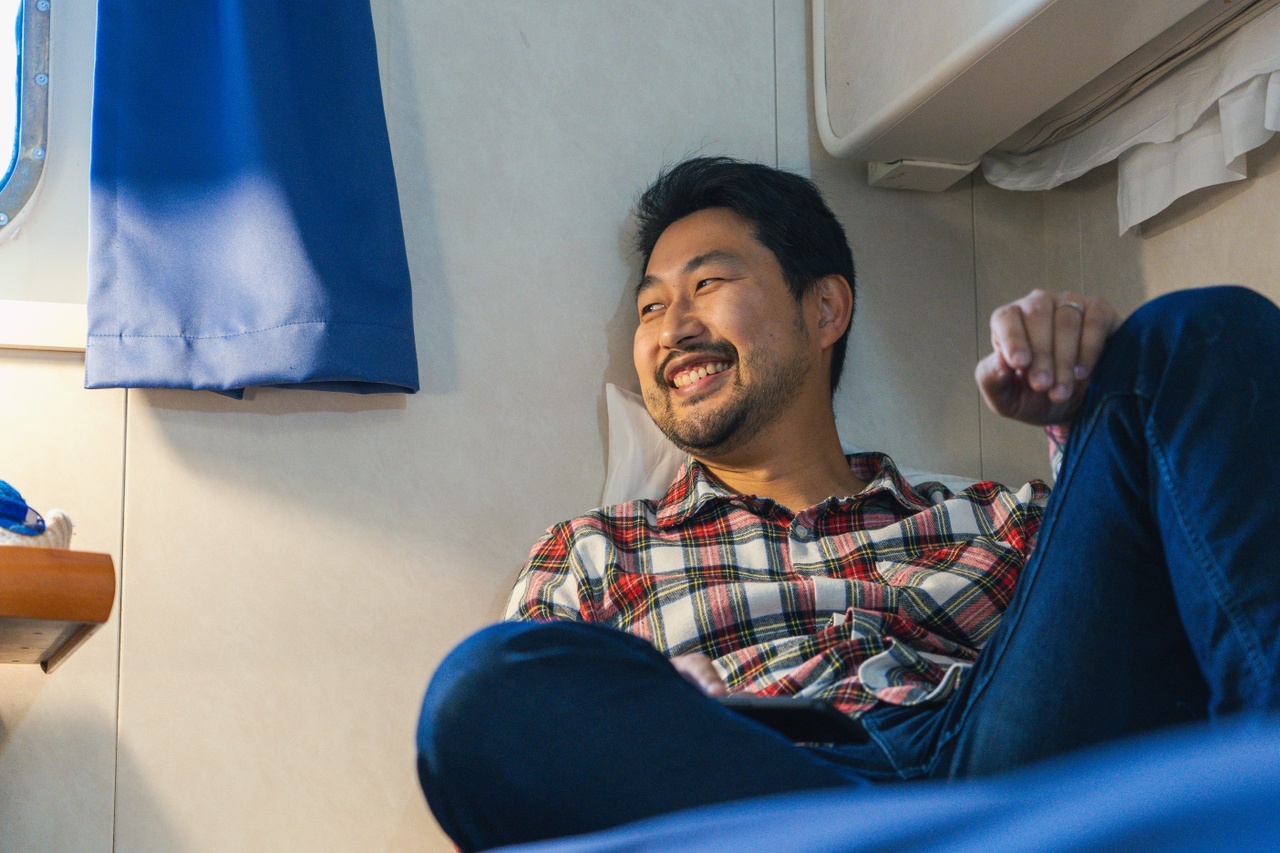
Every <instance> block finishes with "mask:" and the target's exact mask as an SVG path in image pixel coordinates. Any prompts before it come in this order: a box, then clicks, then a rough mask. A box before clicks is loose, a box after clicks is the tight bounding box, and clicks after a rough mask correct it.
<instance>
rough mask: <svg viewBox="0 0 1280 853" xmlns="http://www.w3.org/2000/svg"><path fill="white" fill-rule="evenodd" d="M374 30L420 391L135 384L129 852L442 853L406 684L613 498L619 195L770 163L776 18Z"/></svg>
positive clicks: (439, 15) (624, 16) (508, 15)
mask: <svg viewBox="0 0 1280 853" xmlns="http://www.w3.org/2000/svg"><path fill="white" fill-rule="evenodd" d="M374 12H375V21H376V22H377V26H378V27H379V46H380V49H381V51H382V53H383V62H384V63H385V64H384V69H385V79H384V91H385V92H386V104H387V111H388V121H389V125H390V131H391V139H392V145H393V149H394V150H393V153H394V157H395V162H396V169H397V175H398V182H399V185H400V192H401V205H402V210H403V213H404V217H405V229H406V237H407V241H408V246H409V256H410V266H411V269H412V271H413V280H414V298H415V313H416V321H417V324H418V343H419V347H420V354H421V355H420V360H421V369H422V374H423V391H422V392H421V393H420V394H418V395H416V396H412V397H408V398H401V397H385V398H358V397H346V396H340V395H331V394H322V393H313V392H312V393H309V392H282V391H271V390H262V391H256V392H251V393H250V395H249V398H248V399H246V400H245V401H243V402H236V401H231V400H226V399H222V398H219V397H216V396H213V395H207V394H195V393H188V392H145V393H137V392H135V393H133V394H132V395H131V400H130V403H131V405H130V408H131V411H130V423H129V443H128V448H129V449H128V452H129V456H128V468H127V489H126V496H127V497H126V499H127V506H128V516H127V523H126V534H125V554H126V558H127V561H128V572H127V574H126V583H125V600H126V602H127V604H126V607H127V608H128V610H127V612H126V614H125V619H124V635H123V639H122V660H123V667H122V673H121V707H120V747H121V754H122V759H121V769H120V782H119V796H118V808H117V828H116V832H117V850H119V851H122V853H123V851H152V850H193V851H204V850H218V851H224V850H254V851H257V850H309V851H310V850H335V851H349V850H362V851H365V850H367V851H381V850H401V849H441V850H444V849H448V847H447V845H446V844H445V842H444V839H443V837H442V836H440V835H439V834H438V831H437V830H436V829H435V828H434V825H433V822H432V820H431V818H430V816H429V814H428V812H427V809H426V807H425V804H424V802H423V800H422V796H421V793H420V791H419V790H418V786H417V781H416V777H415V775H414V766H413V746H412V744H413V731H414V725H415V722H416V715H417V710H418V704H419V701H420V699H421V693H422V689H423V687H424V686H425V684H426V681H427V679H428V676H429V674H430V672H431V671H432V670H433V669H434V667H435V665H436V663H437V662H438V661H439V659H440V657H441V656H442V655H443V654H445V652H446V651H447V650H448V649H449V648H450V647H452V646H453V645H454V644H455V643H456V642H457V641H458V640H460V639H461V638H462V637H463V636H464V635H466V634H467V633H469V632H470V631H471V630H473V629H474V628H476V627H479V626H480V625H482V624H484V623H486V622H489V621H491V620H493V619H495V618H496V617H497V616H498V615H499V613H500V610H501V606H502V603H503V601H504V599H505V596H506V593H507V590H508V589H509V586H510V583H511V580H512V578H513V577H514V573H515V571H516V569H517V568H518V566H519V564H520V563H521V562H522V561H523V559H524V557H525V556H526V554H527V552H528V549H529V546H530V545H531V544H532V542H533V540H534V539H535V538H536V537H537V536H538V535H539V534H540V533H541V531H542V530H543V529H544V528H545V527H546V526H547V525H548V524H550V523H552V522H554V521H556V520H559V519H561V518H564V517H567V516H570V515H573V514H576V513H578V512H581V511H583V510H585V509H588V508H590V507H591V506H593V505H594V504H595V503H596V501H597V500H598V496H599V490H600V486H601V483H602V480H603V461H604V452H605V451H604V445H603V439H604V436H603V432H602V427H603V418H602V412H603V409H602V401H601V396H602V385H603V383H604V381H606V380H613V381H621V382H623V383H624V384H629V385H630V384H634V379H633V378H632V375H631V374H632V368H631V366H630V365H631V359H630V335H631V332H632V328H633V322H634V321H633V319H632V318H633V315H634V306H633V305H632V300H631V298H630V296H629V294H628V288H629V286H630V284H631V282H633V281H634V280H635V278H636V276H637V274H638V270H637V268H636V266H635V262H634V259H633V258H632V257H631V255H630V246H629V243H630V226H629V224H628V212H629V210H630V207H631V205H632V203H633V200H634V196H635V194H636V193H637V192H638V190H639V189H640V188H642V187H643V185H644V184H645V183H646V182H647V181H648V180H650V179H651V178H652V176H653V175H654V174H655V173H656V171H657V170H658V169H659V167H660V166H661V165H662V164H664V163H667V162H674V161H676V160H678V159H681V158H683V157H684V156H686V155H688V154H691V153H695V152H699V151H705V152H708V153H728V154H732V155H737V156H742V157H747V158H752V159H758V160H764V161H765V162H773V161H774V158H775V156H776V145H777V140H776V134H775V124H774V112H775V107H776V103H775V84H774V67H773V61H772V57H773V56H774V9H773V4H772V3H771V2H768V0H762V1H761V2H752V3H743V2H740V0H724V2H713V3H708V2H680V3H661V4H660V3H652V4H650V3H646V4H583V3H578V2H560V3H554V2H526V3H511V2H503V3H474V2H465V3H464V2H456V3H445V2H433V3H429V4H420V3H416V2H408V0H404V2H386V3H380V4H378V5H375V7H374Z"/></svg>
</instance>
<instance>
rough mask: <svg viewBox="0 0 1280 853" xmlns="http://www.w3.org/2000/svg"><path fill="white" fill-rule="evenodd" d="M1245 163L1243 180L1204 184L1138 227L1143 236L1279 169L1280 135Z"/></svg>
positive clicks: (1164, 228)
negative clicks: (1210, 185) (1210, 184)
mask: <svg viewBox="0 0 1280 853" xmlns="http://www.w3.org/2000/svg"><path fill="white" fill-rule="evenodd" d="M1246 162H1247V164H1248V169H1247V172H1246V174H1247V177H1246V178H1245V179H1244V180H1242V181H1232V182H1231V183H1229V184H1218V185H1217V186H1214V187H1205V188H1204V189H1201V190H1197V191H1196V192H1193V193H1191V194H1190V195H1185V196H1183V197H1182V198H1180V199H1178V200H1177V201H1175V202H1174V203H1173V204H1171V205H1169V206H1168V207H1167V208H1165V209H1164V210H1162V211H1161V212H1160V213H1158V214H1156V215H1155V216H1153V217H1152V218H1150V219H1148V220H1147V221H1146V222H1144V223H1142V224H1141V225H1140V226H1138V229H1139V231H1140V232H1141V234H1142V236H1143V237H1159V236H1162V235H1163V234H1165V233H1166V232H1168V231H1171V230H1173V229H1175V228H1177V227H1178V226H1180V225H1182V224H1184V223H1186V222H1189V221H1190V220H1192V219H1196V218H1198V217H1200V216H1204V215H1205V214H1208V213H1211V212H1213V211H1215V210H1217V209H1218V208H1219V207H1222V206H1223V205H1225V204H1227V203H1229V202H1231V201H1233V200H1234V199H1235V198H1236V197H1237V196H1240V195H1243V194H1244V193H1246V192H1248V191H1249V189H1250V188H1251V187H1252V186H1253V184H1254V182H1255V181H1256V180H1257V179H1259V178H1265V177H1267V176H1269V175H1273V174H1276V173H1277V172H1280V134H1277V135H1275V136H1273V137H1271V139H1270V140H1269V141H1268V142H1267V143H1265V144H1264V145H1262V146H1260V147H1258V148H1255V149H1254V150H1253V151H1250V152H1249V154H1248V156H1247V159H1246ZM1206 283H1208V282H1206Z"/></svg>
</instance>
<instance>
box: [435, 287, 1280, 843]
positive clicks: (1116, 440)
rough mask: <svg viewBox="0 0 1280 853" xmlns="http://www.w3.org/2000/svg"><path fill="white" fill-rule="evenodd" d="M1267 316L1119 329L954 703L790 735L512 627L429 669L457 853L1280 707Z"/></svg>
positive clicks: (1144, 319) (575, 640)
mask: <svg viewBox="0 0 1280 853" xmlns="http://www.w3.org/2000/svg"><path fill="white" fill-rule="evenodd" d="M1278 423H1280V310H1278V309H1277V308H1276V307H1275V306H1274V305H1273V304H1272V303H1270V302H1269V301H1268V300H1266V299H1264V298H1262V297H1260V296H1258V295H1257V294H1254V293H1252V292H1250V291H1247V290H1244V289H1242V288H1235V287H1217V288H1208V289H1204V290H1197V291H1184V292H1180V293H1176V294H1172V295H1169V296H1166V297H1162V298H1160V299H1157V300H1154V301H1152V302H1151V303H1149V304H1147V305H1145V306H1143V307H1142V308H1141V309H1139V310H1138V311H1137V312H1136V313H1135V314H1134V315H1133V316H1132V317H1131V318H1130V319H1129V320H1128V321H1127V322H1126V323H1125V324H1124V325H1123V326H1122V327H1121V328H1120V330H1118V331H1117V332H1116V334H1115V335H1114V336H1113V337H1112V339H1111V340H1110V342H1109V343H1108V345H1107V349H1106V351H1105V353H1104V354H1103V357H1102V360H1101V361H1100V362H1099V364H1098V366H1097V368H1096V370H1095V373H1094V378H1093V380H1092V381H1091V384H1090V388H1089V392H1088V394H1087V395H1086V399H1085V401H1084V404H1083V406H1082V408H1081V411H1080V413H1079V414H1078V416H1077V419H1076V422H1075V424H1074V425H1073V429H1072V434H1071V439H1070V441H1069V442H1068V446H1067V449H1066V456H1065V461H1064V464H1063V469H1062V471H1061V473H1060V475H1059V478H1058V483H1057V486H1056V488H1055V489H1054V493H1053V496H1052V497H1051V498H1050V501H1049V505H1048V507H1047V508H1046V511H1045V516H1044V520H1043V523H1042V526H1041V529H1040V533H1039V538H1038V540H1037V544H1036V549H1035V553H1034V554H1033V556H1032V558H1031V559H1030V560H1029V561H1028V563H1027V565H1026V566H1025V567H1024V569H1023V572H1022V576H1021V578H1020V579H1019V582H1018V588H1017V591H1016V593H1015V596H1014V599H1013V601H1012V602H1011V603H1010V605H1009V608H1008V610H1007V612H1006V614H1005V616H1004V618H1003V620H1002V621H1001V624H1000V626H999V628H998V629H997V631H996V632H995V634H993V636H992V637H991V639H990V640H989V641H988V643H987V645H986V647H985V648H984V649H983V651H982V653H981V654H980V655H979V657H978V661H977V663H976V664H975V665H974V667H973V669H972V670H971V671H970V673H969V674H968V675H967V676H966V678H965V679H964V681H963V682H962V683H961V685H960V687H959V688H958V689H957V691H956V692H955V693H953V694H952V695H951V696H950V697H949V698H948V699H946V700H945V701H942V702H939V703H935V704H930V705H925V706H913V707H908V708H901V707H895V706H888V705H885V706H879V707H877V708H874V709H872V710H871V711H870V712H868V713H867V714H866V715H864V717H863V718H862V719H863V724H864V726H865V728H866V729H867V731H868V733H869V735H870V737H871V742H870V743H868V744H866V745H863V746H856V747H842V748H816V747H797V746H795V745H793V744H791V743H789V742H787V741H786V740H785V739H784V738H782V737H780V736H778V735H776V734H774V733H773V732H771V731H769V730H767V729H765V728H763V727H761V726H758V725H756V724H754V723H751V722H748V721H746V720H743V719H741V718H739V717H737V716H736V715H734V714H732V713H731V712H727V711H725V710H724V709H722V708H720V707H719V706H718V705H717V704H716V703H715V702H714V701H712V700H709V699H707V698H705V697H703V696H702V695H701V693H700V692H699V691H698V690H697V689H696V688H694V687H692V686H691V685H689V684H688V683H687V682H685V680H684V679H683V678H682V677H681V676H680V675H679V674H677V673H676V672H675V670H674V669H673V668H672V667H671V666H670V665H669V664H668V663H667V662H666V661H665V659H664V658H663V657H662V656H661V655H660V654H659V653H658V652H656V651H655V650H654V649H653V648H651V647H650V646H649V645H648V644H647V643H645V642H643V641H641V640H638V639H635V638H633V637H630V636H628V635H625V634H622V633H620V632H617V631H613V630H611V629H608V628H604V627H601V626H594V625H580V624H570V623H558V624H528V623H522V624H504V625H495V626H492V627H490V628H486V629H485V630H483V631H481V632H479V633H478V634H475V635H473V636H472V637H471V638H469V639H468V640H467V641H466V642H464V643H463V644H462V645H461V646H459V647H458V648H457V649H456V650H454V652H452V653H451V654H450V655H449V657H448V658H446V659H445V661H444V662H443V663H442V664H441V666H440V668H439V670H438V671H437V673H436V675H435V676H434V678H433V679H432V683H431V685H430V687H429V689H428V691H427V696H426V699H425V701H424V704H423V710H422V717H421V721H420V724H419V729H418V770H419V776H420V778H421V780H422V786H423V790H424V792H425V793H426V795H427V800H428V803H429V804H430V806H431V808H432V810H433V812H434V813H435V815H436V817H437V819H438V820H439V821H440V824H441V826H442V827H443V828H444V829H445V831H446V832H447V833H449V835H450V836H451V837H452V838H453V839H454V840H455V841H456V842H458V843H459V844H460V845H461V846H462V847H463V848H464V849H468V850H469V849H484V848H487V847H493V846H498V845H501V844H511V843H516V842H520V841H530V840H536V839H541V838H549V837H555V836H561V835H571V834H577V833H583V832H589V831H593V830H598V829H602V828H605V827H609V826H614V825H617V824H620V823H625V822H628V821H631V820H636V819H639V818H643V817H648V816H651V815H655V814H661V813H664V812H669V811H675V810H678V809H683V808H689V807H692V806H699V805H707V804H710V803H716V802H724V801H729V800H736V799H742V798H745V797H752V796H760V795H765V794H775V793H783V792H787V791H798V790H807V789H817V788H833V787H842V786H850V785H867V784H871V783H875V782H884V781H890V780H907V779H916V778H928V777H946V778H960V777H968V776H975V775H983V774H989V773H994V772H998V771H1001V770H1005V769H1009V768H1012V767H1015V766H1018V765H1021V764H1025V763H1028V762H1031V761H1034V760H1037V759H1040V758H1045V757H1048V756H1050V755H1054V754H1057V753H1061V752H1065V751H1067V750H1071V749H1074V748H1077V747H1082V746H1086V745H1089V744H1093V743H1098V742H1100V741H1104V740H1108V739H1113V738H1117V737H1122V736H1125V735H1129V734H1134V733H1137V732H1141V731H1146V730H1150V729H1154V728H1160V727H1164V726H1168V725H1173V724H1176V723H1179V722H1183V721H1189V720H1195V719H1202V718H1205V717H1208V718H1211V719H1213V718H1220V717H1223V716H1225V715H1230V714H1235V713H1239V712H1260V711H1267V710H1272V711H1274V710H1280V677H1277V662H1278V661H1280V554H1278V553H1277V548H1276V546H1275V544H1274V543H1273V542H1272V537H1273V536H1277V537H1280V499H1277V497H1276V493H1277V488H1278V485H1280V453H1277V452H1276V450H1275V449H1273V448H1272V446H1271V441H1272V436H1271V434H1270V433H1271V430H1272V429H1274V428H1275V425H1276V424H1278Z"/></svg>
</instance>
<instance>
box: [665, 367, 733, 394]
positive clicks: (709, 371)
mask: <svg viewBox="0 0 1280 853" xmlns="http://www.w3.org/2000/svg"><path fill="white" fill-rule="evenodd" d="M729 366H730V363H729V362H727V361H711V362H706V363H704V364H699V365H697V366H696V367H691V368H688V369H687V370H681V371H679V372H677V373H676V374H674V375H673V376H672V377H671V380H670V383H671V387H672V388H676V389H680V388H685V387H687V386H689V385H692V384H693V383H695V382H698V381H699V380H702V379H706V378H707V377H708V376H715V375H716V374H718V373H723V372H724V371H726V370H728V369H729Z"/></svg>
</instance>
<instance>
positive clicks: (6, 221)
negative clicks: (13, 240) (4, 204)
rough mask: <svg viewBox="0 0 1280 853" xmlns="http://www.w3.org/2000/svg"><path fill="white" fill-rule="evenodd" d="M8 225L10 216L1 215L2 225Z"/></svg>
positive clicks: (0, 221) (0, 223)
mask: <svg viewBox="0 0 1280 853" xmlns="http://www.w3.org/2000/svg"><path fill="white" fill-rule="evenodd" d="M8 224H9V215H8V214H6V213H0V225H8Z"/></svg>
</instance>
